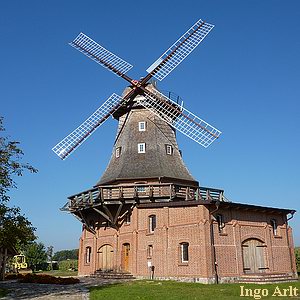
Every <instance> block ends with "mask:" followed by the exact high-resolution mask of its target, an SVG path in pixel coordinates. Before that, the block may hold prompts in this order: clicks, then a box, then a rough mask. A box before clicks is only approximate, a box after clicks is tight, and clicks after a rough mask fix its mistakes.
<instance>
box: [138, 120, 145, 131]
mask: <svg viewBox="0 0 300 300" xmlns="http://www.w3.org/2000/svg"><path fill="white" fill-rule="evenodd" d="M139 131H146V122H145V121H141V122H139Z"/></svg>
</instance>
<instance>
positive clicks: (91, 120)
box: [52, 94, 124, 160]
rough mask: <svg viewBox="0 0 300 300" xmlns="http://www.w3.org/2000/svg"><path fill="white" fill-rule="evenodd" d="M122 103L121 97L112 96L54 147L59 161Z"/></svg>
mask: <svg viewBox="0 0 300 300" xmlns="http://www.w3.org/2000/svg"><path fill="white" fill-rule="evenodd" d="M122 101H124V100H123V98H122V97H120V96H119V95H117V94H112V95H111V96H110V97H109V98H108V99H107V100H106V101H105V102H104V103H103V104H102V105H101V106H100V107H99V108H98V109H97V110H96V111H95V112H94V113H93V114H92V115H91V116H89V117H88V118H87V119H86V120H85V121H84V122H83V123H82V124H81V125H80V126H78V127H77V128H76V129H75V130H74V131H73V132H71V133H70V134H69V135H68V136H67V137H65V138H64V139H63V140H62V141H60V142H59V143H58V144H57V145H56V146H54V147H53V148H52V150H53V151H54V152H55V154H57V155H58V156H59V157H60V158H61V159H63V160H64V159H65V158H67V157H68V156H69V155H70V154H71V153H72V152H73V151H74V150H75V149H76V148H77V147H79V146H80V145H81V144H82V143H83V142H84V141H85V140H86V139H87V138H88V137H89V136H90V135H91V134H92V133H93V132H94V131H95V130H96V128H98V127H99V126H100V125H102V124H103V123H104V122H105V121H106V120H107V119H108V118H109V116H110V115H111V114H113V113H114V112H115V111H116V110H117V109H118V108H119V107H120V106H121V103H122Z"/></svg>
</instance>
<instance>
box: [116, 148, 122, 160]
mask: <svg viewBox="0 0 300 300" xmlns="http://www.w3.org/2000/svg"><path fill="white" fill-rule="evenodd" d="M120 156H121V147H117V148H116V158H119V157H120Z"/></svg>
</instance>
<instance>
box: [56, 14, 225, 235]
mask: <svg viewBox="0 0 300 300" xmlns="http://www.w3.org/2000/svg"><path fill="white" fill-rule="evenodd" d="M213 27H214V25H211V24H209V23H206V22H204V21H202V20H201V19H200V20H198V21H197V22H196V23H195V24H194V25H193V26H192V27H191V28H190V29H189V30H188V31H187V32H186V33H185V34H183V35H182V36H181V37H180V38H179V39H178V40H177V41H176V42H175V43H174V44H173V45H172V46H171V47H170V48H169V49H168V50H166V51H165V52H164V53H163V54H162V55H161V56H160V57H159V58H158V59H157V60H156V61H155V62H154V63H153V64H152V65H151V66H150V67H149V68H148V69H147V72H148V75H146V76H145V77H143V78H142V79H140V80H139V81H138V80H134V79H132V78H130V77H129V76H128V75H126V74H125V73H127V72H128V71H129V70H130V69H131V68H132V65H130V64H129V63H128V62H126V61H124V60H123V59H121V58H119V57H118V56H116V55H115V54H113V53H111V52H110V51H108V50H107V49H105V48H104V47H102V46H101V45H99V44H98V43H96V42H95V41H93V40H92V39H91V38H89V37H88V36H86V35H85V34H83V33H80V34H79V35H78V36H77V37H76V38H75V39H74V40H73V41H72V42H71V43H70V45H71V46H72V47H74V48H75V49H77V50H78V51H80V52H82V53H83V54H85V55H86V56H87V57H89V58H90V59H92V60H94V61H95V62H97V63H98V64H100V65H102V66H103V67H105V68H107V69H109V70H110V71H112V72H113V73H115V74H116V75H117V76H119V77H122V78H123V79H125V80H126V81H127V82H129V83H130V86H129V87H127V88H126V89H125V90H124V92H123V95H122V96H119V95H117V94H115V93H114V94H112V95H111V96H110V97H109V98H108V99H107V100H106V101H105V102H104V103H103V104H102V105H101V106H100V107H99V108H98V109H97V110H96V111H95V112H94V113H93V114H92V115H91V116H90V117H89V118H88V119H87V120H86V121H84V122H83V123H82V124H81V125H80V126H79V127H77V128H76V129H75V130H74V131H73V132H72V133H71V134H69V135H68V136H67V137H66V138H64V139H63V140H62V141H61V142H59V143H58V144H57V145H56V146H55V147H53V149H52V150H53V151H54V152H55V153H56V154H57V155H58V156H59V157H60V158H61V159H66V158H67V157H68V156H69V155H70V154H71V153H72V152H73V151H74V150H75V149H76V148H77V147H79V146H80V145H81V144H82V143H83V142H84V141H85V140H86V139H87V138H88V137H89V136H90V135H91V134H92V133H93V132H94V131H95V129H97V128H98V127H99V126H100V125H102V124H103V123H104V122H105V121H106V120H107V119H108V118H109V117H110V116H112V117H113V118H115V119H117V120H118V121H119V125H118V130H117V135H116V139H115V144H114V147H113V152H112V156H111V159H110V162H109V164H108V166H107V168H106V170H105V172H104V174H103V175H102V177H101V178H100V180H99V181H98V182H97V184H96V185H95V186H94V188H93V189H92V190H89V191H87V192H84V193H80V194H78V195H74V196H71V197H70V198H69V199H70V202H69V203H67V204H66V206H65V207H64V209H66V210H68V211H70V212H71V213H73V214H74V215H75V216H76V217H78V218H79V219H80V220H81V221H82V222H83V224H84V226H85V227H86V228H87V229H88V230H89V231H91V232H94V233H95V229H94V228H95V227H97V226H98V227H99V226H100V227H101V226H112V227H114V228H119V227H120V226H121V225H122V222H124V216H126V214H127V215H128V214H130V210H132V208H133V207H134V206H135V205H136V204H138V203H141V202H152V201H169V200H172V201H173V200H174V199H175V200H180V199H185V200H195V199H201V197H206V198H207V197H212V196H211V195H210V194H209V192H208V190H206V189H205V190H201V189H200V188H199V184H198V182H197V181H196V180H195V179H194V178H193V177H192V175H191V174H190V172H189V171H188V169H187V168H186V166H185V164H184V162H183V160H182V157H181V152H180V150H179V148H178V145H177V141H176V130H177V131H180V132H182V133H183V134H184V135H186V136H187V137H189V138H190V139H192V140H194V141H195V142H197V143H199V144H200V145H202V146H203V147H205V148H206V147H208V146H209V145H210V144H211V143H212V142H213V141H214V140H216V139H217V138H218V137H219V136H220V134H221V132H220V131H219V130H218V129H216V128H215V127H213V126H211V125H210V124H208V123H207V122H205V121H204V120H202V119H201V118H199V117H197V116H196V115H194V114H193V113H191V112H190V111H188V110H187V109H186V108H184V107H183V106H181V105H179V104H178V103H176V102H175V101H173V100H171V99H170V98H169V97H168V96H166V95H164V94H163V93H161V92H160V91H159V90H157V88H156V87H155V86H154V85H153V84H151V83H149V82H150V80H151V79H152V78H155V79H157V80H160V81H161V80H163V79H164V78H165V77H166V76H167V75H168V74H169V73H171V71H172V70H174V69H175V68H176V67H177V66H178V65H179V64H180V63H181V62H182V61H183V60H184V59H185V58H186V57H187V56H188V55H189V54H190V53H191V52H192V51H193V50H194V49H195V48H196V47H197V46H198V45H199V44H200V43H201V41H202V40H203V39H204V38H205V37H206V36H207V34H208V33H209V32H210V31H211V30H212V28H213ZM211 194H212V195H213V196H214V197H215V198H216V199H218V200H223V195H222V191H216V192H212V193H211ZM123 199H125V200H124V201H123ZM106 200H108V201H106Z"/></svg>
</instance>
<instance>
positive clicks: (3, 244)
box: [0, 117, 37, 280]
mask: <svg viewBox="0 0 300 300" xmlns="http://www.w3.org/2000/svg"><path fill="white" fill-rule="evenodd" d="M4 132H5V129H4V126H3V118H2V117H0V280H3V279H4V273H5V260H6V258H7V256H6V253H7V252H6V250H10V251H11V252H13V251H15V250H20V249H21V248H22V247H23V246H24V245H26V244H27V243H28V242H31V241H33V240H35V239H36V237H35V235H34V231H35V228H34V227H33V226H32V224H31V222H29V221H28V219H27V218H26V217H24V215H22V214H21V211H20V208H19V207H12V208H11V207H9V206H8V205H7V203H8V201H9V200H10V196H9V195H8V192H9V191H10V190H11V189H13V188H16V187H17V184H16V182H15V180H14V179H15V177H16V176H22V175H23V172H24V171H25V170H27V171H29V172H31V173H36V172H37V170H36V169H35V168H34V167H32V166H31V165H29V164H27V163H23V162H22V156H23V155H24V154H23V151H22V150H21V149H20V148H19V143H18V142H16V141H10V140H9V137H7V136H4ZM1 250H2V251H1Z"/></svg>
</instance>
